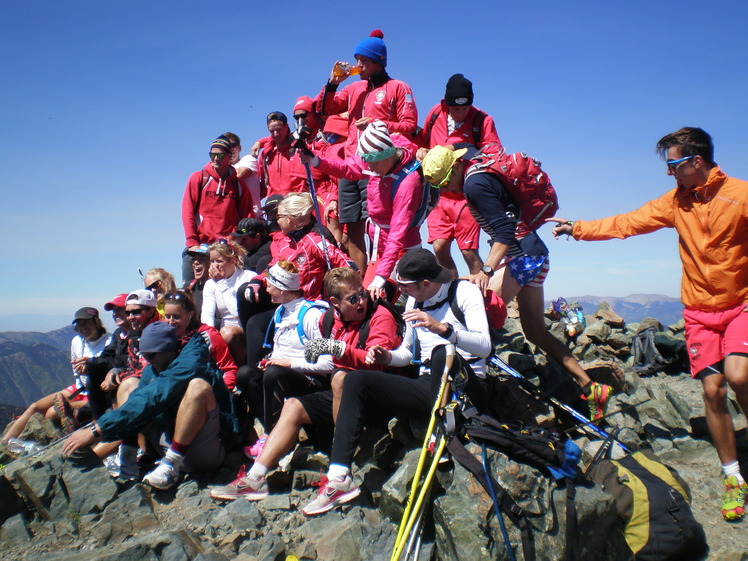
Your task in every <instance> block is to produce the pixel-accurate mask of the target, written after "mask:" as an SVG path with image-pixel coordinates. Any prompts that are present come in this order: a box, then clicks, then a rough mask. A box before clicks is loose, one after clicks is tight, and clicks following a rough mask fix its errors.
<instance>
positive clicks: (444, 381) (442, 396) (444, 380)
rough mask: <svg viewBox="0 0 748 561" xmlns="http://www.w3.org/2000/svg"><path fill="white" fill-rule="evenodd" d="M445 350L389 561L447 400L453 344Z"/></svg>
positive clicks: (398, 550)
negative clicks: (437, 388) (438, 380)
mask: <svg viewBox="0 0 748 561" xmlns="http://www.w3.org/2000/svg"><path fill="white" fill-rule="evenodd" d="M445 350H446V357H445V362H444V371H443V372H442V377H441V382H440V384H439V393H438V394H437V396H436V399H435V400H434V407H433V409H432V410H431V417H430V418H429V424H428V427H427V428H426V436H425V438H424V439H423V446H421V455H420V457H419V458H418V464H417V465H416V472H415V474H414V475H413V481H412V482H411V486H410V494H409V495H408V499H407V501H406V503H405V509H404V510H403V517H402V519H401V521H400V527H399V528H398V530H397V537H396V538H395V547H394V549H393V551H392V557H391V558H390V561H397V559H398V558H399V557H400V553H401V552H402V549H403V545H404V535H405V526H406V524H407V521H408V518H409V516H410V512H411V509H412V507H413V500H414V498H415V496H416V493H417V492H418V485H419V482H420V479H421V474H422V473H423V467H424V465H425V464H426V457H427V456H428V451H429V444H430V443H431V437H432V435H433V433H434V427H435V426H436V415H437V413H438V411H439V409H441V408H442V407H444V405H445V404H446V402H447V398H448V396H449V393H448V389H447V388H448V386H449V380H448V378H449V371H450V370H451V368H452V364H453V362H454V355H455V352H456V350H455V346H454V345H447V346H446V347H445Z"/></svg>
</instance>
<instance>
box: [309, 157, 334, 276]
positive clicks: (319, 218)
mask: <svg viewBox="0 0 748 561" xmlns="http://www.w3.org/2000/svg"><path fill="white" fill-rule="evenodd" d="M307 152H308V153H309V154H311V155H312V156H314V154H312V153H311V152H309V151H307ZM304 169H306V180H307V181H308V182H309V193H310V194H311V195H312V204H313V205H314V212H315V214H316V215H317V221H318V223H319V233H320V235H321V236H322V251H323V252H324V254H325V261H327V269H328V270H332V264H331V263H330V254H329V253H328V251H327V240H326V239H325V231H324V226H323V225H322V215H321V214H320V212H319V201H318V200H317V190H316V189H315V188H314V179H312V168H310V167H309V164H308V163H306V164H304Z"/></svg>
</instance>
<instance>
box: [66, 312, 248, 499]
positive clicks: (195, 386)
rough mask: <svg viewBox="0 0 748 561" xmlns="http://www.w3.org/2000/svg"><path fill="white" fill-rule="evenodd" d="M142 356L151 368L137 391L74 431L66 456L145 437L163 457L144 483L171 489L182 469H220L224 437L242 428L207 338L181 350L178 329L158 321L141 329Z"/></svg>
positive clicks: (196, 340) (67, 443) (194, 341)
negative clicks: (94, 446)
mask: <svg viewBox="0 0 748 561" xmlns="http://www.w3.org/2000/svg"><path fill="white" fill-rule="evenodd" d="M140 352H141V354H143V356H145V357H146V358H147V360H148V362H149V363H150V364H149V365H148V366H146V367H145V369H144V370H143V375H142V378H141V379H140V383H139V384H138V387H137V388H136V389H135V390H134V391H133V392H132V393H131V394H130V396H129V397H128V399H127V401H126V402H125V403H124V404H122V405H120V407H119V408H118V409H116V410H114V411H109V412H107V413H105V414H104V415H102V416H101V417H100V418H99V420H98V421H96V422H94V423H93V424H92V425H91V426H90V427H86V428H83V429H80V430H78V431H76V432H74V433H73V434H72V435H71V436H70V437H69V438H68V440H67V441H66V442H65V444H64V445H63V448H62V453H63V455H64V456H70V455H71V454H73V453H74V452H75V451H76V450H78V449H79V448H82V447H83V446H90V445H92V444H94V443H97V442H99V441H101V440H107V441H110V440H117V439H121V438H124V437H127V436H132V435H134V434H137V433H139V432H140V433H143V434H145V435H146V437H147V438H148V440H149V442H150V443H151V444H152V445H153V446H154V447H155V449H156V452H157V453H158V454H159V455H162V456H163V457H162V459H161V461H160V462H159V464H158V465H157V466H156V468H155V469H154V470H153V471H151V472H150V473H148V474H147V475H146V476H145V477H144V478H143V481H144V482H146V483H148V484H149V485H151V486H153V487H155V488H157V489H169V488H171V487H173V486H174V485H175V484H176V483H177V482H178V481H179V476H180V472H182V471H186V472H203V471H210V470H214V469H216V468H217V467H218V466H219V465H220V464H221V462H222V461H223V458H224V456H225V454H226V450H225V448H224V445H223V442H226V440H224V441H223V442H222V438H224V439H233V438H234V436H235V435H236V433H237V432H238V426H237V423H236V419H235V417H234V415H233V408H232V405H231V397H230V395H229V391H228V389H226V385H225V384H224V382H223V377H222V375H221V371H220V370H218V368H217V367H216V365H215V364H214V362H213V361H212V360H211V355H210V349H209V348H208V344H207V343H206V341H205V339H203V338H202V337H193V338H192V339H190V341H189V342H188V343H187V344H186V345H185V346H184V348H183V349H182V351H181V352H180V351H179V340H178V339H177V336H176V333H175V331H174V328H173V327H171V326H170V325H168V324H167V323H165V322H156V323H153V324H151V325H149V326H148V327H146V328H145V329H144V330H143V334H142V336H141V338H140ZM165 443H166V444H165Z"/></svg>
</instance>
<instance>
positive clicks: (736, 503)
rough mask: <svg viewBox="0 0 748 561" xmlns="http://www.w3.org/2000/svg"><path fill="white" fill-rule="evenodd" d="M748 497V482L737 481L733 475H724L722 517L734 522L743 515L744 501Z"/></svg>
mask: <svg viewBox="0 0 748 561" xmlns="http://www.w3.org/2000/svg"><path fill="white" fill-rule="evenodd" d="M746 499H748V484H747V483H743V484H742V485H741V484H739V483H738V478H737V477H735V476H734V475H731V476H730V477H725V498H724V499H722V517H723V518H724V519H725V520H727V521H729V522H735V521H736V520H740V519H741V518H743V516H745V502H746Z"/></svg>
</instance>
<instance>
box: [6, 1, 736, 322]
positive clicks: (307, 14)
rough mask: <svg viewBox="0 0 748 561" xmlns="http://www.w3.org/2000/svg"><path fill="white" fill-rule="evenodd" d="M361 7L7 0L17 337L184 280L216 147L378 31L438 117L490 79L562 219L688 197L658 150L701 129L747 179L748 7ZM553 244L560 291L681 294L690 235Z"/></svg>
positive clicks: (504, 121)
mask: <svg viewBox="0 0 748 561" xmlns="http://www.w3.org/2000/svg"><path fill="white" fill-rule="evenodd" d="M358 5H359V4H356V3H351V2H348V3H343V2H340V1H338V0H332V1H327V2H320V3H316V4H314V5H312V4H309V3H301V2H274V3H263V2H248V1H244V2H239V1H231V0H229V1H225V2H192V1H180V2H169V1H162V2H153V1H149V2H142V1H139V0H131V1H128V2H102V1H77V0H68V1H66V2H57V1H47V2H41V1H35V0H25V1H24V2H14V3H11V2H3V3H2V5H1V6H0V15H1V16H2V21H3V22H4V24H5V25H4V31H3V34H2V36H0V46H1V48H2V53H3V61H2V65H1V66H2V86H0V123H1V126H0V131H1V132H0V154H1V156H0V158H1V161H2V165H3V170H4V180H3V182H2V193H3V195H2V200H3V204H2V207H1V208H0V218H1V220H0V234H1V235H2V239H3V240H4V241H5V251H7V252H8V253H6V256H8V257H9V259H7V260H6V261H5V262H4V265H3V267H2V275H0V330H13V329H17V330H48V329H54V328H57V327H60V326H62V325H64V324H65V323H66V322H67V321H69V319H70V318H71V317H72V315H73V313H74V311H75V310H76V309H77V308H79V307H81V306H83V305H93V306H96V307H99V308H100V309H101V306H102V305H103V303H104V302H106V301H107V300H108V299H109V298H111V297H112V296H114V295H115V294H117V293H119V292H128V291H130V290H133V289H135V288H138V287H140V279H139V277H138V274H137V269H138V268H141V269H143V270H146V269H148V268H150V267H156V266H162V267H165V268H166V269H168V270H170V271H172V272H174V273H175V274H177V275H178V272H179V266H180V252H181V248H182V246H183V243H184V238H183V232H182V226H181V220H180V203H181V198H182V193H183V190H184V185H185V182H186V180H187V177H188V176H189V174H190V173H191V172H193V171H195V170H197V169H200V168H201V167H202V166H203V165H204V164H205V163H206V161H207V158H206V153H207V150H208V148H209V145H210V142H211V140H212V139H213V138H215V137H216V136H217V135H218V134H220V133H222V132H225V131H227V130H230V131H233V132H236V133H237V134H239V135H240V136H241V137H242V139H243V145H244V147H245V148H247V149H248V147H249V146H251V144H252V142H253V141H254V140H255V139H257V138H259V137H261V136H264V134H265V129H264V116H265V115H266V114H267V113H268V112H270V111H272V110H282V111H285V112H287V113H290V112H291V108H292V106H293V103H294V101H295V100H296V98H297V97H298V96H299V95H303V94H307V95H312V96H313V95H315V94H316V93H317V92H318V91H319V89H320V88H321V87H322V86H323V84H324V83H325V81H326V78H327V76H328V74H329V70H330V67H331V65H332V63H333V61H335V60H348V59H352V52H353V48H354V46H355V45H356V43H357V42H358V41H360V40H361V39H363V38H364V37H366V36H368V34H369V32H370V31H371V30H372V29H375V28H381V29H382V30H383V31H384V34H385V43H386V44H387V47H388V51H389V64H388V70H389V72H390V75H391V76H393V77H395V78H398V79H402V80H404V81H406V82H407V83H408V84H410V86H411V87H412V89H413V92H414V96H415V99H416V102H417V104H418V108H419V115H420V117H421V121H422V120H423V117H425V115H426V113H427V112H428V110H429V109H430V108H431V107H432V106H433V105H434V104H435V103H437V102H438V101H439V100H440V99H441V97H442V95H443V93H444V85H445V83H446V81H447V79H448V78H449V76H450V75H452V74H454V73H456V72H462V73H464V74H465V75H466V76H467V77H468V78H470V79H471V80H472V81H473V87H474V90H475V104H476V105H477V106H478V107H480V108H482V109H483V110H485V111H487V112H488V113H489V114H491V115H493V116H494V118H495V120H496V123H497V128H498V131H499V136H500V137H501V139H502V142H503V143H504V145H505V147H506V148H507V149H508V150H509V151H513V152H514V151H524V152H527V153H528V154H530V155H532V156H535V157H537V158H539V159H540V160H542V162H543V167H544V169H546V170H547V171H548V173H549V174H550V176H551V178H552V180H553V183H554V184H555V185H556V188H557V190H558V193H559V199H560V203H561V210H560V211H559V215H560V216H563V217H567V218H597V217H602V216H607V215H610V214H615V213H618V212H622V211H626V210H632V209H634V208H636V207H638V206H640V205H641V204H643V203H644V202H646V201H647V200H649V199H650V198H654V197H655V196H657V195H659V194H661V193H663V192H664V191H666V190H668V189H670V188H671V187H672V186H673V183H672V179H671V178H669V177H667V176H666V174H665V166H664V164H663V163H662V162H661V161H660V160H659V159H658V157H657V156H656V154H655V152H654V145H655V143H656V141H657V140H658V139H659V138H660V137H661V136H662V135H664V134H666V133H668V132H671V131H673V130H676V129H678V128H680V127H681V126H685V125H689V126H700V127H703V128H704V129H706V130H707V131H708V132H710V133H711V134H712V136H713V137H714V140H715V145H716V159H717V162H718V163H719V164H720V165H721V166H722V167H723V169H725V171H727V173H729V174H730V175H735V176H738V177H742V178H748V161H747V160H746V158H745V153H746V148H747V147H748V146H747V145H748V138H747V133H746V131H747V130H748V129H747V127H746V125H747V124H748V123H746V121H747V117H746V111H745V109H744V105H745V96H746V90H748V88H747V86H748V83H747V82H748V81H747V80H746V64H745V57H746V53H748V35H747V34H746V33H745V24H746V22H748V17H747V16H748V4H746V3H745V2H737V1H733V2H718V3H710V4H705V3H703V2H689V1H681V2H668V1H663V2H657V3H654V2H639V1H635V2H625V3H608V2H550V1H547V2H541V1H526V2H522V3H518V2H512V3H509V2H473V3H470V4H467V3H465V4H459V3H457V4H456V3H453V2H443V1H432V2H410V3H405V2H390V1H386V0H385V1H381V2H378V3H376V4H370V3H365V4H361V6H363V7H362V8H359V7H352V6H358ZM312 6H313V8H312ZM460 6H464V8H460ZM541 236H542V237H543V238H544V239H545V240H546V243H547V244H548V245H549V247H550V249H551V266H552V268H551V274H550V276H549V279H548V282H547V284H546V297H547V298H551V297H557V296H560V295H565V296H579V295H583V294H593V295H599V296H624V295H627V294H632V293H659V294H666V295H669V296H678V295H679V279H680V262H679V260H678V255H677V239H676V236H675V235H674V234H673V232H658V233H656V234H651V235H648V236H644V237H641V238H638V239H630V240H625V241H611V242H598V243H585V242H574V241H572V240H568V241H567V240H560V241H555V240H553V239H552V237H551V236H550V228H549V227H548V226H546V227H544V228H543V229H542V230H541ZM482 252H483V254H484V255H485V254H486V253H487V248H485V247H484V248H482Z"/></svg>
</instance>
